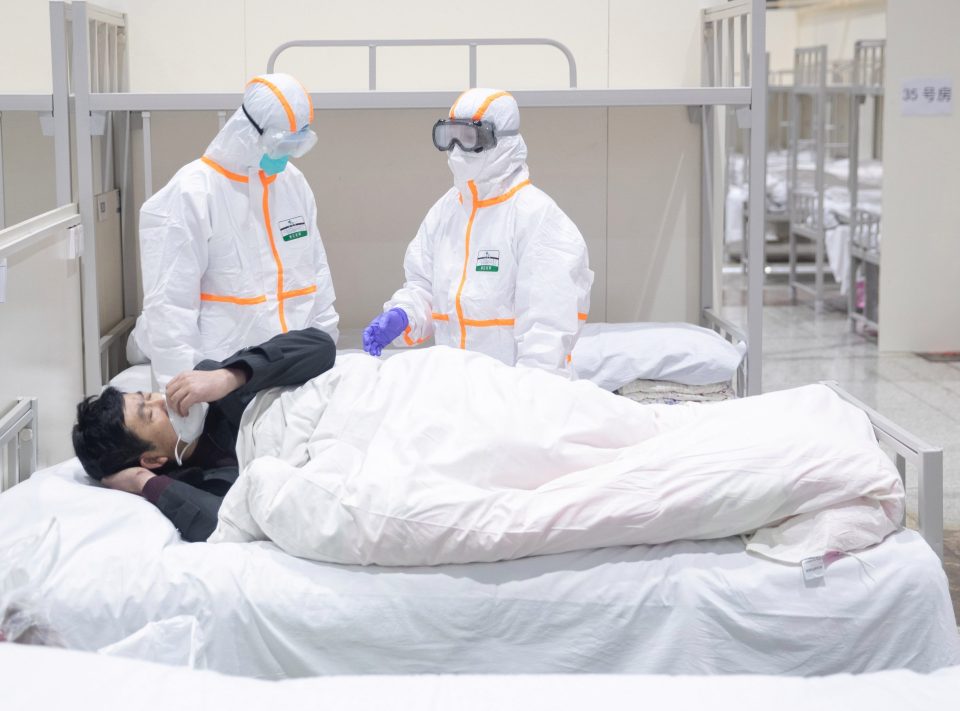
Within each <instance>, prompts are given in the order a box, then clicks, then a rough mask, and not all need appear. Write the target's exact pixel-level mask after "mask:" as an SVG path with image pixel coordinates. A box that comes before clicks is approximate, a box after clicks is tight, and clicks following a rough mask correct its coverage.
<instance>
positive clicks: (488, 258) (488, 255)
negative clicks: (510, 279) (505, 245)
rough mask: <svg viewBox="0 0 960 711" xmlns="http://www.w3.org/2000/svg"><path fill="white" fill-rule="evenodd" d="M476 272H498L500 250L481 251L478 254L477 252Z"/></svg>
mask: <svg viewBox="0 0 960 711" xmlns="http://www.w3.org/2000/svg"><path fill="white" fill-rule="evenodd" d="M477 271H478V272H498V271H500V250H498V249H481V250H480V251H479V252H477Z"/></svg>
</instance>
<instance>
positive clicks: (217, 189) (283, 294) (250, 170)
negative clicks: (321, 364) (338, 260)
mask: <svg viewBox="0 0 960 711" xmlns="http://www.w3.org/2000/svg"><path fill="white" fill-rule="evenodd" d="M312 121H313V104H312V102H311V100H310V95H309V94H308V93H307V91H306V89H305V88H304V87H303V85H302V84H301V83H300V82H299V81H297V80H296V79H295V78H294V77H292V76H289V75H287V74H267V75H264V76H258V77H255V78H254V79H253V80H251V81H250V82H249V84H248V85H247V88H246V91H245V92H244V96H243V103H242V105H241V107H240V108H239V109H237V111H236V112H235V113H234V114H233V116H232V117H231V118H230V119H229V120H228V121H227V122H226V124H225V125H224V127H223V128H222V129H221V130H220V132H219V133H218V134H217V136H216V137H215V138H214V139H213V142H212V143H211V144H210V145H209V147H208V148H207V151H206V153H205V154H204V155H203V157H202V158H200V159H198V160H195V161H193V162H192V163H188V164H187V165H186V166H184V167H183V168H181V169H180V170H179V171H178V172H177V174H176V175H175V176H174V177H173V178H172V179H171V180H170V182H169V183H167V185H166V186H165V187H164V188H163V189H162V190H160V191H159V192H158V193H156V194H155V195H153V196H152V197H151V198H150V199H149V200H147V201H146V202H145V203H144V205H143V207H142V208H141V210H140V262H141V268H142V272H143V313H142V314H141V316H140V318H138V319H137V325H136V327H135V329H134V332H133V334H132V335H131V340H132V342H131V343H130V344H129V347H128V353H129V355H130V360H131V361H132V362H133V361H136V360H138V358H137V355H139V354H137V352H136V351H137V350H138V349H139V351H140V352H141V353H142V356H145V357H146V359H149V360H150V362H151V367H152V369H153V375H154V378H155V380H156V384H157V386H158V388H159V390H160V391H161V392H162V391H163V388H164V387H165V386H166V384H167V382H169V380H170V379H171V378H173V377H174V376H175V375H177V374H178V373H180V372H183V371H189V370H192V369H193V367H194V366H195V365H196V364H197V363H198V362H200V361H201V360H203V359H206V358H211V359H214V360H221V359H223V358H224V357H226V356H228V355H230V354H231V353H234V352H236V351H237V350H239V349H241V348H244V347H247V346H254V345H257V344H259V343H263V342H265V341H267V340H269V339H270V338H271V337H272V336H274V335H276V334H278V333H286V332H287V331H288V330H291V329H301V328H307V327H309V326H314V327H316V328H318V329H320V330H322V331H325V332H326V333H328V334H329V335H330V336H331V337H333V339H334V341H336V339H337V336H338V331H337V322H338V320H339V317H338V316H337V312H336V311H335V310H334V306H333V302H334V298H335V297H334V292H333V283H332V281H331V278H330V268H329V267H328V265H327V256H326V252H325V251H324V248H323V244H322V242H321V241H320V233H319V232H318V231H317V205H316V201H315V200H314V197H313V193H312V191H311V190H310V187H309V186H308V185H307V181H306V180H305V179H304V177H303V174H302V173H301V172H300V171H299V170H297V168H296V167H294V166H293V165H292V164H288V162H287V161H288V159H289V158H299V157H301V156H303V155H304V154H306V152H307V151H309V150H310V149H311V148H312V147H313V146H314V144H315V143H316V142H317V136H316V134H315V133H314V132H313V131H312V130H311V129H310V123H311V122H312ZM142 356H141V358H139V360H141V361H142V360H143V357H142Z"/></svg>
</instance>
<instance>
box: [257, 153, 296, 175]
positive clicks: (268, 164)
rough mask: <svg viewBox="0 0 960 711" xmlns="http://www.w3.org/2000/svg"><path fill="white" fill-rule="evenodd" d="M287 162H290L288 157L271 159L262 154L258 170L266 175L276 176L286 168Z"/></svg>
mask: <svg viewBox="0 0 960 711" xmlns="http://www.w3.org/2000/svg"><path fill="white" fill-rule="evenodd" d="M288 160H290V156H284V157H283V158H271V157H270V156H268V155H267V154H266V153H264V154H263V158H261V159H260V169H261V170H262V171H263V172H264V173H266V174H267V175H276V174H277V173H282V172H283V169H284V168H286V167H287V161H288Z"/></svg>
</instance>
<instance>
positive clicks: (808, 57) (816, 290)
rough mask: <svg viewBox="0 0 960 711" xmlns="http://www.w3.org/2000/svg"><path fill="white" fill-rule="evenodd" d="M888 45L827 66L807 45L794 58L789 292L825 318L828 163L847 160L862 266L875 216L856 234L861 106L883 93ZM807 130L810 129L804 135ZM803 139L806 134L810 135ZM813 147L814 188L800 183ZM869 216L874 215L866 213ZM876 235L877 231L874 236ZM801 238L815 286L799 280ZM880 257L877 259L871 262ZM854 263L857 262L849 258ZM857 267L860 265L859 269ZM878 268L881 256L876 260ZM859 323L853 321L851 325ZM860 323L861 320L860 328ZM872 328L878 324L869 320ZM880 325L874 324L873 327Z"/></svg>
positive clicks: (823, 55)
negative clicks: (809, 249)
mask: <svg viewBox="0 0 960 711" xmlns="http://www.w3.org/2000/svg"><path fill="white" fill-rule="evenodd" d="M883 46H884V42H883V40H860V41H858V42H857V43H856V45H855V54H854V59H853V60H852V61H840V62H828V57H827V47H826V46H825V45H820V46H817V47H801V48H798V49H796V50H795V52H794V70H793V74H794V84H793V86H792V88H791V90H790V119H789V131H790V140H789V147H788V151H789V169H788V174H787V175H788V179H787V190H788V196H787V197H788V205H789V223H790V228H789V239H790V243H789V275H790V276H789V286H790V296H791V300H792V301H793V302H794V303H796V301H797V293H798V292H799V291H802V292H804V293H807V294H809V295H811V296H813V304H814V310H815V312H816V313H821V312H822V311H823V309H824V304H825V300H826V292H827V289H826V283H825V276H826V268H827V264H826V254H825V246H826V232H827V227H826V188H827V179H826V165H827V158H828V156H830V155H838V154H839V155H844V156H846V158H847V159H848V164H849V168H848V176H847V188H848V195H849V201H850V206H849V208H850V209H849V212H850V217H849V220H848V221H849V223H850V232H851V236H852V238H853V243H854V244H858V245H859V246H858V247H857V248H856V251H857V254H858V257H857V260H859V261H863V260H864V258H863V257H862V256H860V255H863V254H865V253H866V252H867V251H869V249H868V245H869V243H870V234H871V230H872V229H873V227H872V225H873V223H874V222H876V220H875V219H873V218H875V217H876V216H870V217H869V218H866V217H865V218H864V219H866V222H865V223H864V224H863V228H862V231H863V234H860V231H858V230H859V229H860V228H858V226H857V225H858V217H857V216H858V215H861V214H863V211H862V210H860V209H859V207H858V189H859V182H860V181H859V165H860V162H859V145H860V142H861V126H860V116H861V111H860V107H861V104H863V103H864V101H865V100H866V99H867V98H868V97H877V96H881V97H882V94H883ZM804 100H806V101H808V102H809V107H808V108H809V112H805V111H804V110H803V105H802V104H803V101H804ZM878 105H879V103H878V102H875V104H874V113H873V116H872V121H871V125H872V127H873V129H872V134H873V135H872V148H871V153H872V154H873V155H874V156H876V155H879V143H878V138H879V128H880V127H881V126H882V113H881V112H880V111H878V110H877V106H878ZM804 129H807V130H806V132H805V131H804ZM804 133H808V135H807V136H806V137H804V135H802V134H804ZM805 147H810V148H811V150H812V152H813V154H814V169H813V176H812V177H813V181H812V185H809V184H804V183H803V181H801V178H800V169H799V158H800V153H801V152H802V149H803V148H805ZM866 214H867V215H869V213H866ZM875 231H876V230H874V232H875ZM799 240H805V241H807V242H809V243H811V244H812V245H813V248H814V284H813V286H810V285H808V284H806V283H804V282H801V281H800V280H799V279H798V278H797V271H798V270H797V262H798V248H799ZM874 256H877V255H875V254H873V253H871V259H872V258H873V257H874ZM851 261H854V258H851ZM859 261H858V264H859ZM877 264H879V258H878V256H877ZM850 292H851V294H852V295H853V296H852V297H849V296H848V300H847V302H848V310H849V305H851V304H852V305H853V307H854V310H855V311H856V308H855V306H856V293H855V292H856V289H855V282H854V280H851V287H850ZM853 318H854V317H851V319H853ZM860 321H862V319H861V318H860V315H859V314H858V315H857V322H860ZM871 323H872V322H871ZM872 325H874V327H875V325H876V324H875V323H872Z"/></svg>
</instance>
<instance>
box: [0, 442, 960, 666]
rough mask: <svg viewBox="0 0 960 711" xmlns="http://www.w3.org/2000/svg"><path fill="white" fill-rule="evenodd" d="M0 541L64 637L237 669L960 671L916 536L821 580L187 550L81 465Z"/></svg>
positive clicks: (559, 563) (23, 493)
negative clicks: (394, 563)
mask: <svg viewBox="0 0 960 711" xmlns="http://www.w3.org/2000/svg"><path fill="white" fill-rule="evenodd" d="M44 532H46V533H44ZM0 541H3V542H4V545H8V544H10V543H11V542H12V544H13V545H12V547H9V548H7V550H0V581H6V582H5V583H0V600H6V604H10V603H16V604H18V605H20V606H21V607H22V608H24V609H25V610H28V611H33V612H34V613H35V614H36V615H37V616H38V619H39V620H40V621H41V622H43V623H44V624H45V625H47V626H49V628H50V629H52V630H53V631H54V632H56V633H57V634H59V635H60V636H61V637H62V638H63V640H64V642H65V643H66V644H67V645H68V646H70V647H75V648H79V649H86V650H96V649H101V648H109V651H110V652H111V653H113V654H116V655H125V656H132V657H139V658H142V659H150V660H160V661H167V662H171V663H176V664H189V665H193V666H196V667H199V668H207V669H213V670H218V671H221V672H227V673H233V674H242V675H249V676H257V677H265V678H282V677H291V676H307V675H321V674H374V673H377V674H385V673H386V674H406V673H436V672H449V673H566V672H598V673H609V672H627V673H669V674H707V673H750V674H760V673H766V674H792V675H801V674H803V675H811V674H814V675H816V674H827V673H836V672H864V671H874V670H881V669H891V668H898V667H906V668H909V669H913V670H915V671H930V670H933V669H937V668H939V667H943V666H947V665H953V664H960V642H958V638H957V633H956V627H955V624H956V622H955V620H954V616H953V610H952V607H951V604H950V599H949V595H948V592H947V584H946V578H945V576H944V573H943V570H942V568H941V567H940V563H939V560H938V559H937V558H936V556H935V555H934V554H933V552H932V551H931V550H930V549H929V547H928V546H927V545H926V544H925V543H924V542H923V540H922V539H921V538H920V537H919V536H918V535H917V534H916V533H913V532H910V531H903V532H901V533H899V534H896V535H894V536H892V537H891V538H889V539H888V540H887V541H885V542H884V543H883V544H881V545H880V546H878V547H876V548H875V549H872V550H868V551H865V552H864V553H863V554H862V555H861V556H859V557H858V559H854V558H844V559H841V560H838V561H836V562H835V563H832V564H831V565H830V566H829V567H828V568H827V570H826V577H825V580H824V584H823V585H822V586H807V585H805V584H804V581H803V579H802V576H801V574H800V572H799V571H798V570H797V568H795V567H792V566H781V565H778V564H775V563H772V562H769V561H767V560H762V559H757V558H753V557H751V556H748V555H747V554H746V553H745V552H744V550H743V545H742V543H741V542H740V541H739V540H738V539H724V540H718V541H712V542H701V543H693V542H677V543H672V544H667V545H662V546H637V547H632V548H609V549H605V550H598V551H585V552H577V553H570V554H563V555H556V556H544V557H539V558H530V559H525V560H517V561H509V562H501V563H493V564H475V565H464V566H445V567H438V568H413V569H389V570H387V569H377V568H360V567H351V566H337V565H331V564H320V563H313V562H308V561H305V560H300V559H295V558H292V557H290V556H288V555H286V554H284V553H282V552H280V551H279V550H278V549H277V548H275V547H274V546H273V545H272V544H268V543H257V544H218V545H212V544H185V543H182V542H181V541H180V540H179V538H178V536H177V534H176V531H175V530H174V529H173V527H172V526H171V525H170V524H169V523H168V522H167V520H166V519H165V518H164V517H163V516H162V515H161V514H160V513H159V512H158V511H157V510H156V509H155V508H153V507H152V506H151V505H150V504H149V503H148V502H146V501H144V500H142V499H140V498H138V497H134V496H131V495H129V494H123V493H120V492H114V491H109V490H106V489H102V488H99V487H94V486H90V485H89V480H88V479H87V478H86V477H85V476H84V475H83V474H82V473H81V472H80V468H79V465H78V463H77V462H76V460H71V461H68V462H65V463H63V464H61V465H59V466H57V467H53V468H51V469H48V470H45V471H43V472H39V473H37V474H36V475H34V476H33V477H32V478H31V479H30V480H28V481H27V482H25V483H23V484H20V485H18V486H16V487H14V488H13V489H11V490H9V491H7V492H5V493H3V494H2V495H0ZM12 581H20V582H19V583H16V585H15V584H14V582H12ZM4 585H5V586H6V588H7V590H6V594H4V592H3V589H2V588H3V586H4ZM14 588H15V589H14Z"/></svg>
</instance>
